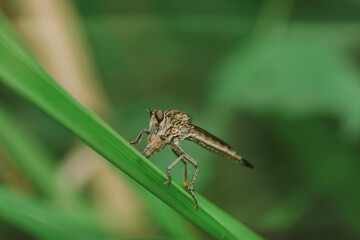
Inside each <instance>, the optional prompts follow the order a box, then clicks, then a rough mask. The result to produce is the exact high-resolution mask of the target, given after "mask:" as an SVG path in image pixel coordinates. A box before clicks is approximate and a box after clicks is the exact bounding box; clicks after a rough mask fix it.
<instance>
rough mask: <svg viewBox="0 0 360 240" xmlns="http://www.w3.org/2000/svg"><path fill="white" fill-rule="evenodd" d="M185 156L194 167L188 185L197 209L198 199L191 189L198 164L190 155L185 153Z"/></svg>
mask: <svg viewBox="0 0 360 240" xmlns="http://www.w3.org/2000/svg"><path fill="white" fill-rule="evenodd" d="M185 158H186V159H187V160H188V161H189V162H190V163H191V164H192V165H193V166H194V167H195V173H194V176H193V177H192V179H191V183H190V185H189V193H190V195H191V196H192V198H193V199H194V201H195V210H197V209H198V208H199V204H198V201H197V199H196V197H195V194H194V191H193V190H194V183H195V180H196V176H197V175H198V172H199V166H198V164H197V162H195V160H194V159H192V158H191V157H190V156H188V155H185Z"/></svg>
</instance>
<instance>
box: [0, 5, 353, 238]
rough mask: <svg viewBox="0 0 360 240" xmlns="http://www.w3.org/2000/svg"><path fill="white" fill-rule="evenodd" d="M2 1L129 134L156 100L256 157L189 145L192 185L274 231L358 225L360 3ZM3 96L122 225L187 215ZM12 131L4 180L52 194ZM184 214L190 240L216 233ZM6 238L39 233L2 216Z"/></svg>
mask: <svg viewBox="0 0 360 240" xmlns="http://www.w3.org/2000/svg"><path fill="white" fill-rule="evenodd" d="M0 7H1V9H2V11H3V12H4V13H5V15H6V16H7V17H8V18H9V19H10V20H11V22H12V23H13V24H14V26H15V27H16V29H17V31H18V34H19V35H20V36H21V37H22V38H23V40H24V41H25V42H26V43H27V45H28V46H29V49H30V51H31V52H32V54H33V55H34V56H35V58H36V59H38V60H39V61H40V62H41V63H42V64H43V66H44V67H45V69H46V70H47V71H49V72H50V74H51V75H52V76H53V77H54V78H55V79H56V80H57V81H58V82H59V83H60V84H61V85H62V86H63V87H64V88H65V89H67V90H68V91H69V92H70V93H71V94H72V95H74V96H75V97H76V98H77V99H79V100H80V101H81V102H83V103H84V104H85V105H86V106H87V107H89V108H90V109H92V110H93V111H94V112H96V113H97V114H98V115H100V116H101V117H102V118H104V119H105V120H106V121H107V122H108V123H110V125H111V126H112V127H113V128H114V129H116V131H117V132H119V134H120V135H122V136H123V137H125V138H126V139H128V140H129V141H130V140H133V139H134V138H135V137H136V136H137V134H138V133H139V131H140V130H142V129H143V128H146V127H147V126H148V120H149V119H148V113H147V112H146V111H145V109H147V108H150V109H153V108H162V109H163V110H167V109H178V110H182V111H184V112H186V113H188V114H189V115H190V116H191V117H192V118H193V119H194V120H193V121H194V123H195V124H196V125H198V126H201V127H203V128H204V129H206V130H208V131H210V132H211V133H213V134H214V135H216V136H219V137H220V138H222V139H224V140H225V141H226V142H228V143H230V145H231V146H232V147H233V148H234V149H235V150H236V151H237V152H238V153H240V154H241V155H243V156H245V157H246V158H247V159H248V160H249V161H250V162H251V163H252V164H253V165H255V170H254V171H251V170H248V169H246V168H243V167H242V166H240V165H236V164H234V163H233V162H231V161H228V160H226V159H224V158H222V157H220V156H217V155H214V154H212V153H210V152H207V151H206V150H203V149H202V148H200V147H198V146H195V145H194V144H192V143H188V142H186V143H183V148H184V150H185V151H186V152H187V153H188V154H189V155H191V156H192V157H193V158H194V159H195V160H197V161H198V163H199V168H200V173H199V176H198V179H197V182H196V185H195V190H196V191H197V192H199V193H201V194H202V195H203V196H205V197H206V198H208V199H209V200H210V201H212V202H213V203H215V204H216V205H217V206H219V207H220V208H221V209H223V210H224V211H225V212H227V213H229V214H230V215H232V216H234V217H235V218H236V219H237V220H239V221H240V222H242V223H244V224H245V225H246V226H248V227H249V228H251V229H252V230H254V231H255V232H257V233H259V234H260V235H261V236H263V237H264V238H265V239H359V237H360V217H359V216H360V186H359V185H360V184H359V183H360V71H359V65H360V2H359V1H357V0H346V1H340V0H330V1H323V0H314V1H308V0H307V1H292V0H274V1H269V0H267V1H249V0H241V1H220V0H214V1H192V2H186V1H160V0H151V1H150V0H142V1H141V0H136V1H134V0H122V1H118V0H103V1H93V0H91V1H84V0H74V1H65V0H64V1H61V0H58V1H48V2H47V1H40V0H26V1H21V0H17V1H10V0H8V1H0ZM0 102H1V105H2V107H4V108H6V109H7V111H8V112H9V113H10V114H11V115H13V119H14V120H15V121H17V122H18V126H19V127H21V130H19V131H23V132H25V133H26V134H28V135H31V136H33V138H34V139H37V141H38V144H39V145H41V146H43V148H44V149H46V151H47V153H48V154H49V155H51V156H52V158H53V159H54V162H55V163H54V168H55V171H56V175H58V177H59V178H60V179H61V178H63V179H64V178H65V179H68V180H69V179H70V182H71V184H70V185H73V186H74V189H75V190H74V191H78V192H81V193H82V196H83V198H84V199H86V200H85V201H86V202H87V203H88V204H89V205H91V206H92V208H93V209H96V211H99V212H101V214H103V215H104V216H106V219H115V222H113V223H112V227H111V231H113V232H115V233H117V232H118V233H119V234H120V233H121V234H122V236H125V237H133V238H138V237H144V236H145V237H153V238H155V239H156V238H160V237H161V238H171V237H172V236H171V230H168V231H166V230H164V229H165V227H164V226H163V225H161V221H154V219H161V218H168V217H171V218H172V217H174V218H175V217H177V216H176V215H175V214H174V213H172V212H169V213H164V215H161V216H160V213H159V211H157V210H156V209H151V208H153V206H154V205H151V204H149V203H148V200H146V199H147V198H146V197H145V196H144V195H143V194H144V193H143V192H142V191H141V190H139V189H138V188H136V187H135V186H134V184H132V183H131V182H130V183H129V181H128V179H127V178H126V177H119V176H118V172H115V173H114V170H113V169H112V168H111V167H109V166H108V165H107V164H106V163H104V162H103V160H102V159H101V158H100V159H99V157H97V156H96V154H94V153H92V151H91V150H88V149H87V148H86V147H84V146H82V145H81V143H80V142H79V141H78V140H77V139H76V138H75V137H74V136H73V135H72V134H71V133H70V132H68V131H67V130H66V129H64V128H63V127H61V126H60V125H59V124H57V123H56V122H55V121H54V120H52V119H51V118H49V117H48V116H47V115H45V114H44V113H42V112H41V111H40V110H38V109H37V108H36V107H34V106H32V105H31V104H29V103H28V102H27V101H25V100H24V99H22V98H21V97H19V96H18V95H16V94H15V93H14V92H12V91H11V90H10V89H9V88H7V87H6V86H5V85H3V84H2V83H0ZM1 124H4V122H2V123H1ZM0 135H1V132H0ZM1 141H2V142H0V179H1V181H2V182H3V183H4V184H5V185H8V186H11V187H12V188H17V189H21V190H22V191H24V192H28V193H30V194H31V195H33V196H39V197H40V196H41V191H39V190H38V188H39V185H37V184H36V183H33V182H31V181H28V176H27V175H26V171H24V170H23V169H22V167H21V166H19V163H17V162H14V161H12V160H11V154H9V153H8V151H7V148H6V141H4V138H2V139H1ZM145 145H146V141H145V139H144V140H143V141H142V142H141V143H140V144H139V146H137V148H138V149H139V150H142V148H144V147H145ZM175 158H176V157H175V156H174V155H173V153H172V152H171V151H170V150H169V149H165V150H164V151H163V152H161V153H159V154H156V155H154V156H153V157H152V158H151V159H150V161H153V162H154V163H155V164H156V165H157V166H158V167H159V168H160V169H161V170H163V171H165V170H166V168H167V166H168V165H170V163H171V162H172V161H173V160H174V159H175ZM80 163H85V167H83V166H79V164H80ZM191 171H192V172H193V169H191ZM182 174H183V168H182V166H178V167H176V168H175V169H174V170H173V175H174V176H175V179H176V180H178V181H179V182H181V181H182ZM40 188H41V186H40ZM114 199H116V200H114ZM152 201H156V199H153V200H152ZM157 204H158V203H157ZM159 208H160V207H159ZM149 212H151V214H150V213H149ZM167 214H169V215H167ZM0 219H1V216H0ZM179 221H180V222H182V223H183V224H184V226H186V229H182V227H184V226H181V228H180V229H178V230H179V231H180V232H181V231H184V232H190V233H189V235H186V236H185V235H184V236H183V237H184V238H191V236H193V237H194V236H197V237H199V238H205V239H206V238H208V237H207V236H205V235H204V234H203V233H201V232H199V231H198V230H197V229H195V227H192V226H190V225H187V223H186V221H185V220H183V219H181V218H180V219H179ZM170 228H171V227H170ZM119 229H121V230H119ZM0 238H2V239H33V236H31V235H30V234H28V233H27V232H26V231H23V230H21V229H20V228H19V227H18V226H15V225H13V224H12V223H9V222H7V221H5V220H1V221H0ZM208 239H209V238H208Z"/></svg>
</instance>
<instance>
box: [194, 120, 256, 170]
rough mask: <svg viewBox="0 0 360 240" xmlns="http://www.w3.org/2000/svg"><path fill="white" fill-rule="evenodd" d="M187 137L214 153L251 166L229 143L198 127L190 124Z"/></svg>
mask: <svg viewBox="0 0 360 240" xmlns="http://www.w3.org/2000/svg"><path fill="white" fill-rule="evenodd" d="M187 139H188V140H190V141H192V142H195V143H197V144H199V145H200V146H202V147H204V148H206V149H208V150H210V151H212V152H214V153H217V154H220V155H222V156H224V157H226V158H229V159H231V160H233V161H235V162H239V163H241V164H243V165H244V166H246V167H250V168H253V166H252V165H251V164H250V163H249V162H248V161H247V160H246V159H244V158H243V157H241V156H239V155H237V154H236V152H235V151H234V150H232V149H231V147H230V145H229V144H227V143H226V142H224V141H223V140H221V139H220V138H218V137H216V136H214V135H213V134H211V133H209V132H208V131H206V130H204V129H202V128H200V127H197V126H194V125H192V126H191V128H190V134H189V137H188V138H187Z"/></svg>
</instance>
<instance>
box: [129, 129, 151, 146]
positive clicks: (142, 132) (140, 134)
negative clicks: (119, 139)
mask: <svg viewBox="0 0 360 240" xmlns="http://www.w3.org/2000/svg"><path fill="white" fill-rule="evenodd" d="M144 133H146V134H150V133H151V131H150V130H148V129H143V130H142V131H141V132H140V133H139V135H138V136H137V137H136V139H135V140H134V141H131V142H130V144H137V143H138V142H139V141H140V138H141V137H142V135H143V134H144Z"/></svg>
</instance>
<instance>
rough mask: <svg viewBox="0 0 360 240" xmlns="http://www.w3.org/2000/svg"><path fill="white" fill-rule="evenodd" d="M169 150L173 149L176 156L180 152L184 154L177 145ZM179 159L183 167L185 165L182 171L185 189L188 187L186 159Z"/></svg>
mask: <svg viewBox="0 0 360 240" xmlns="http://www.w3.org/2000/svg"><path fill="white" fill-rule="evenodd" d="M171 150H172V151H173V153H174V154H175V155H176V156H178V157H179V156H180V155H181V154H185V153H184V152H183V153H181V149H180V148H177V147H174V146H173V147H171ZM181 161H182V162H183V163H184V165H185V166H184V167H185V169H184V170H185V172H184V186H185V187H186V189H189V184H188V171H187V164H186V163H187V162H186V160H185V159H184V158H183V159H181Z"/></svg>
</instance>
